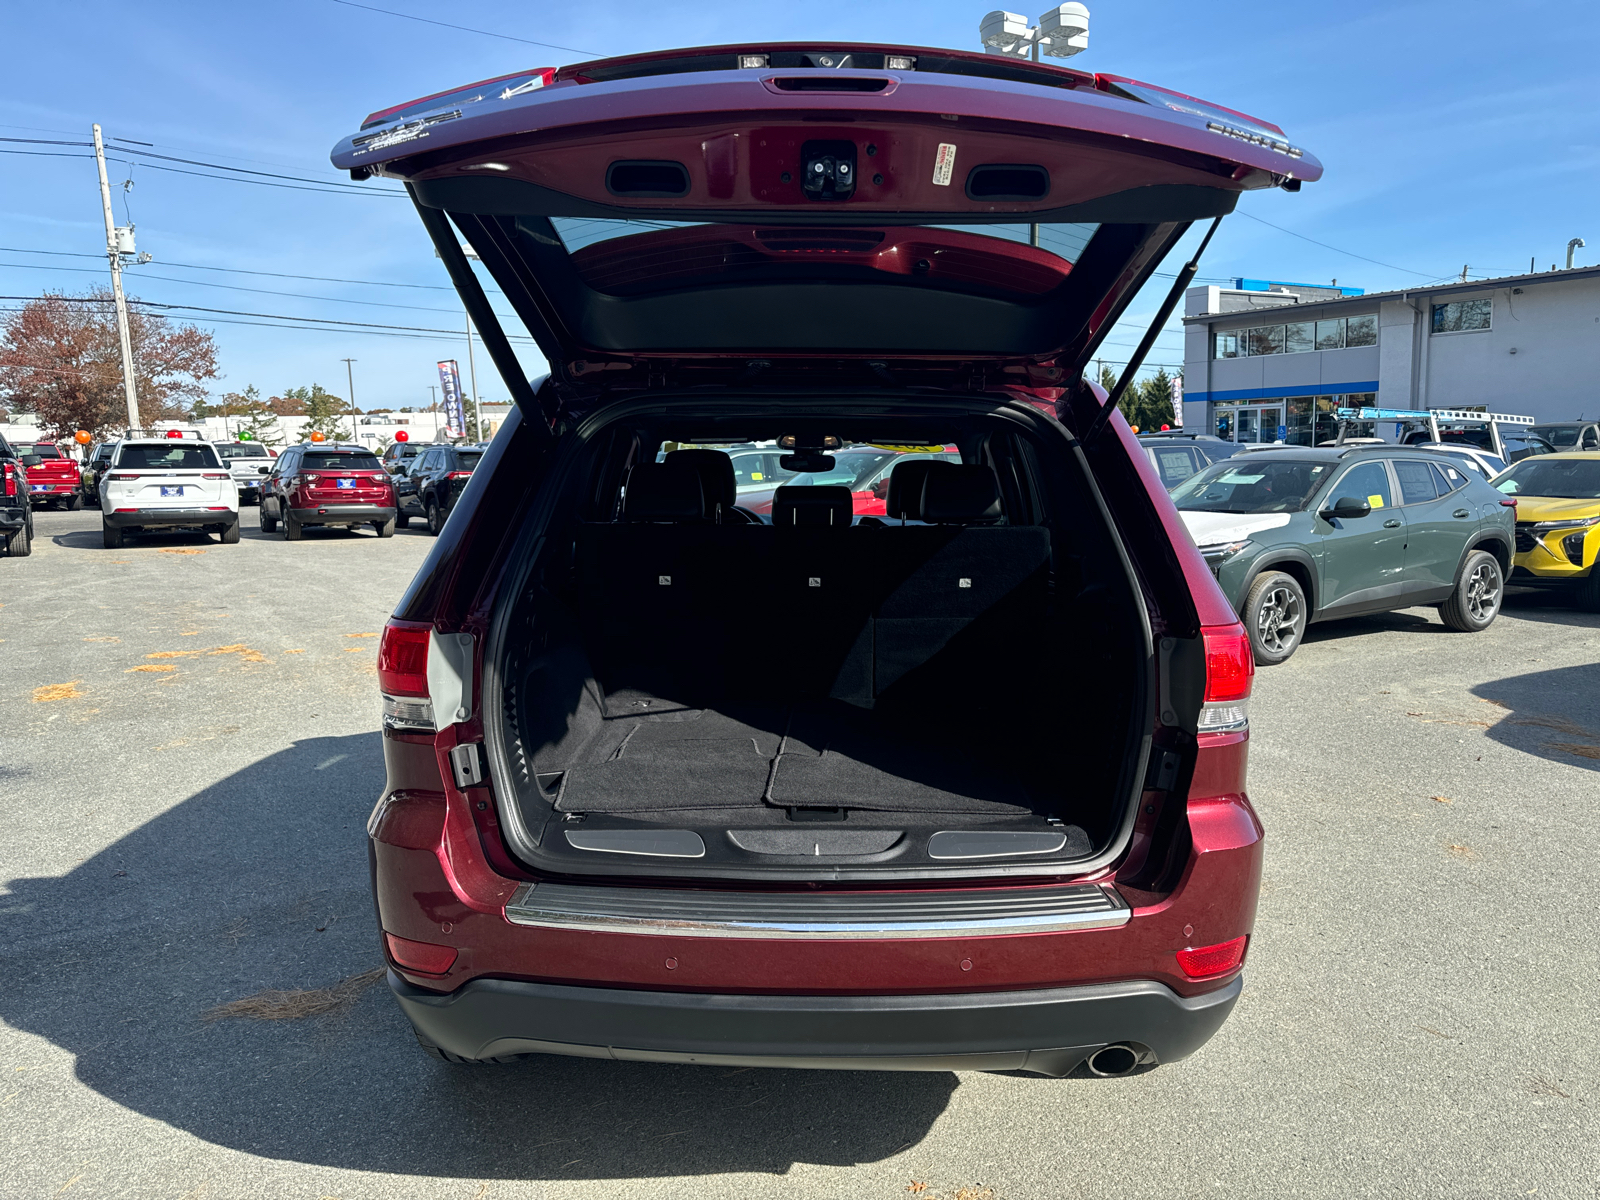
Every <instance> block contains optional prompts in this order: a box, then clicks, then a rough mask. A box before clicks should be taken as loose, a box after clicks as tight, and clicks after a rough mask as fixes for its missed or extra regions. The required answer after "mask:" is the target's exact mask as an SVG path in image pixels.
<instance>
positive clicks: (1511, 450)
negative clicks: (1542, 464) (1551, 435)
mask: <svg viewBox="0 0 1600 1200" xmlns="http://www.w3.org/2000/svg"><path fill="white" fill-rule="evenodd" d="M1505 442H1506V453H1507V454H1508V455H1510V456H1511V461H1512V462H1518V461H1520V460H1521V459H1524V458H1528V457H1529V456H1531V455H1534V454H1554V453H1555V452H1556V448H1555V447H1554V446H1552V445H1551V444H1550V443H1549V442H1547V441H1545V440H1544V439H1543V438H1537V437H1529V436H1527V435H1526V434H1521V433H1509V434H1507V435H1506V438H1505Z"/></svg>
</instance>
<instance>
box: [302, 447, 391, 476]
mask: <svg viewBox="0 0 1600 1200" xmlns="http://www.w3.org/2000/svg"><path fill="white" fill-rule="evenodd" d="M300 469H301V470H302V471H381V470H383V464H382V463H380V462H379V461H378V456H377V455H376V454H368V453H366V452H358V451H354V450H307V451H306V453H305V456H304V457H303V458H302V459H301V460H300Z"/></svg>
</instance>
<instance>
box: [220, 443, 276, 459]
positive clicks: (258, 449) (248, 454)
mask: <svg viewBox="0 0 1600 1200" xmlns="http://www.w3.org/2000/svg"><path fill="white" fill-rule="evenodd" d="M216 451H217V453H218V454H220V455H222V461H223V462H227V461H228V460H229V459H232V458H266V457H267V451H266V448H265V447H263V446H259V445H255V444H253V443H245V442H221V443H218V444H217V446H216Z"/></svg>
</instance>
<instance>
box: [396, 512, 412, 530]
mask: <svg viewBox="0 0 1600 1200" xmlns="http://www.w3.org/2000/svg"><path fill="white" fill-rule="evenodd" d="M394 527H395V528H396V529H410V528H411V518H410V517H408V516H406V515H405V513H397V514H396V515H395V518H394Z"/></svg>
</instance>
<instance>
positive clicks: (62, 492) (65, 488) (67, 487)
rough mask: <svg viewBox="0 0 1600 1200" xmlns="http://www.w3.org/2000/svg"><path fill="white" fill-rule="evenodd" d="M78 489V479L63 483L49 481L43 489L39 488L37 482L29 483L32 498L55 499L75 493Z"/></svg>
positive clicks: (29, 493)
mask: <svg viewBox="0 0 1600 1200" xmlns="http://www.w3.org/2000/svg"><path fill="white" fill-rule="evenodd" d="M77 490H78V481H77V480H76V479H70V480H66V481H65V482H62V483H47V484H45V485H44V487H43V489H42V490H41V489H39V487H38V485H37V484H32V483H30V484H29V485H28V497H29V499H32V500H55V499H58V498H60V497H63V496H71V495H74V494H75V493H76V492H77Z"/></svg>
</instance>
